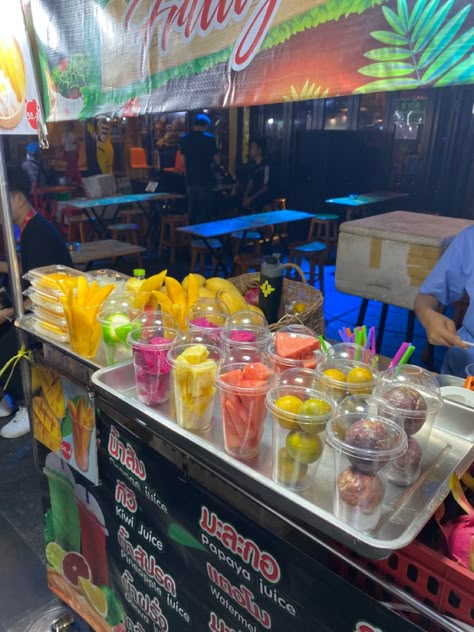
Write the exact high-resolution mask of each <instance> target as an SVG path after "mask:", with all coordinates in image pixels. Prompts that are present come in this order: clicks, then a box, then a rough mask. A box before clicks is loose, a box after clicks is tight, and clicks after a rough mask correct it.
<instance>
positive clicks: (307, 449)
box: [266, 384, 336, 491]
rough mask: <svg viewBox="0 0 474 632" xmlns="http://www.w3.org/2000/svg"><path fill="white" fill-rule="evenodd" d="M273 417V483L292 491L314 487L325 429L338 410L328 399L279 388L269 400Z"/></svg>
mask: <svg viewBox="0 0 474 632" xmlns="http://www.w3.org/2000/svg"><path fill="white" fill-rule="evenodd" d="M266 403H267V408H268V409H269V410H270V412H271V414H272V446H273V469H272V478H273V480H274V481H276V482H277V483H279V484H280V485H283V486H284V487H287V488H289V489H292V490H297V491H300V490H302V489H306V488H307V487H309V486H311V485H312V484H313V483H314V481H315V477H316V472H317V469H318V466H319V462H320V459H321V456H322V453H323V448H324V429H325V427H326V424H327V422H328V420H329V419H330V417H331V415H332V414H333V413H334V410H335V407H336V405H335V403H334V402H333V401H332V399H331V398H329V397H327V395H325V394H323V393H320V392H319V391H317V390H314V389H311V388H306V387H304V386H287V385H281V384H277V385H276V386H274V387H273V388H271V389H270V390H269V392H268V394H267V398H266Z"/></svg>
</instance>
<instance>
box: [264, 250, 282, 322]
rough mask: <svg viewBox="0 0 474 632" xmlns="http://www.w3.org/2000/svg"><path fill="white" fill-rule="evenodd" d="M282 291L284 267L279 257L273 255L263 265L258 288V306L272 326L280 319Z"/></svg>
mask: <svg viewBox="0 0 474 632" xmlns="http://www.w3.org/2000/svg"><path fill="white" fill-rule="evenodd" d="M282 290H283V265H282V264H281V263H280V256H279V255H272V256H271V257H268V259H267V260H266V261H264V262H263V263H262V267H261V269H260V284H259V287H258V306H259V307H260V309H261V310H262V311H263V313H264V314H265V318H266V319H267V321H268V322H269V323H270V324H271V323H276V322H277V320H278V319H279V314H280V303H281V295H282Z"/></svg>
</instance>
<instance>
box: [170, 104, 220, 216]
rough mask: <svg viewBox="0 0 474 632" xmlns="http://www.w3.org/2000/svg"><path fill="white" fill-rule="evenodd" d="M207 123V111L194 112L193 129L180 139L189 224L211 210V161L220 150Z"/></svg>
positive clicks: (215, 158) (217, 157) (214, 160)
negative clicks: (205, 112) (195, 113)
mask: <svg viewBox="0 0 474 632" xmlns="http://www.w3.org/2000/svg"><path fill="white" fill-rule="evenodd" d="M210 127H211V119H210V118H209V117H208V116H207V114H204V113H201V114H197V115H196V116H195V117H194V121H193V129H192V131H191V132H189V133H188V134H185V135H184V136H183V137H182V139H181V143H180V151H181V154H182V157H183V164H184V172H185V176H186V192H187V195H188V211H189V221H190V222H191V224H199V223H200V222H205V221H207V220H208V219H209V217H210V215H211V214H212V207H213V191H212V188H213V186H214V185H215V178H214V175H213V165H214V164H215V163H218V161H219V150H218V148H217V144H216V139H215V136H214V135H213V134H211V132H210V131H209V129H210Z"/></svg>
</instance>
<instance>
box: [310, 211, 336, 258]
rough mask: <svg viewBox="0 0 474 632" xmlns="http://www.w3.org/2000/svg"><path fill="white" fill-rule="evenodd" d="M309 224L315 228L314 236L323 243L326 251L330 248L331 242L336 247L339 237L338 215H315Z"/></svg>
mask: <svg viewBox="0 0 474 632" xmlns="http://www.w3.org/2000/svg"><path fill="white" fill-rule="evenodd" d="M311 223H312V224H314V227H315V228H316V234H315V235H314V236H315V237H316V239H318V240H319V241H324V243H325V244H326V246H327V247H328V249H329V248H330V247H331V242H334V244H335V245H336V246H337V240H338V237H339V215H337V213H316V215H314V217H313V219H312V220H311ZM313 230H314V228H313Z"/></svg>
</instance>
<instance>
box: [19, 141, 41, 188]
mask: <svg viewBox="0 0 474 632" xmlns="http://www.w3.org/2000/svg"><path fill="white" fill-rule="evenodd" d="M21 168H22V169H23V171H24V172H25V173H26V174H27V176H28V178H29V181H30V190H33V189H34V187H44V186H46V184H47V178H46V170H45V168H44V165H43V163H42V161H41V158H40V148H39V145H38V143H29V144H28V145H27V146H26V158H25V160H24V161H23V164H22V165H21Z"/></svg>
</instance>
